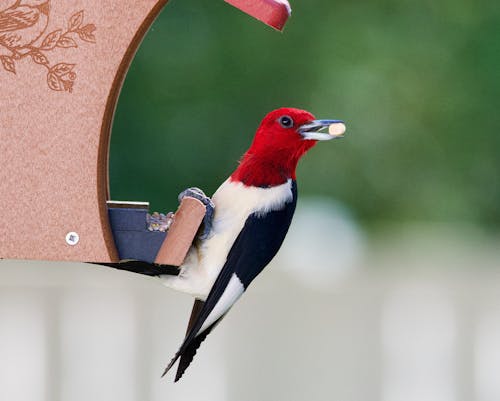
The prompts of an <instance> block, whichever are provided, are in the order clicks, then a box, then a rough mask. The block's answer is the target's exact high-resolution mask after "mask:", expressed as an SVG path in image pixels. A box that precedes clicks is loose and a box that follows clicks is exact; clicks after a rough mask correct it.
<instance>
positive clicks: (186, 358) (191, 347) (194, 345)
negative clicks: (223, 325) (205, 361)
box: [169, 316, 223, 382]
mask: <svg viewBox="0 0 500 401" xmlns="http://www.w3.org/2000/svg"><path fill="white" fill-rule="evenodd" d="M222 317H223V316H222ZM222 317H220V318H219V319H218V320H217V321H215V322H214V323H213V324H212V325H211V326H209V327H208V328H207V329H206V330H205V331H204V332H203V333H201V334H199V335H197V336H196V337H195V338H194V339H193V340H192V341H191V342H189V343H188V344H186V346H185V347H184V346H183V348H184V349H183V350H182V352H181V353H180V358H181V359H180V361H179V366H178V367H177V373H176V375H175V380H174V382H177V381H179V379H180V378H181V377H182V375H183V374H184V372H185V371H186V369H187V368H188V367H189V365H190V364H191V362H192V361H193V358H194V356H195V355H196V351H198V348H199V347H200V345H201V343H202V342H203V341H205V338H207V336H208V335H209V334H210V332H211V331H212V329H213V328H214V327H215V326H217V323H219V322H220V321H221V319H222ZM175 359H176V360H177V358H175ZM174 363H175V361H174ZM171 364H172V362H171ZM169 366H170V364H169Z"/></svg>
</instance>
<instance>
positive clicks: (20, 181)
mask: <svg viewBox="0 0 500 401" xmlns="http://www.w3.org/2000/svg"><path fill="white" fill-rule="evenodd" d="M272 1H274V0H258V1H255V3H263V4H264V3H265V4H264V5H265V8H257V9H255V8H251V7H250V9H249V8H248V3H249V2H248V1H247V2H241V1H240V3H247V6H246V7H247V9H245V8H244V7H243V5H242V6H241V8H244V10H245V11H246V12H249V13H252V12H255V13H257V14H259V13H260V14H259V15H256V17H257V18H259V17H260V19H265V18H271V17H272V18H271V20H272V21H271V22H273V23H275V25H276V21H275V17H273V16H271V17H269V15H271V14H269V10H270V8H269V3H270V2H272ZM40 3H42V4H40ZM166 3H167V0H140V1H137V0H121V1H116V0H75V1H65V0H47V1H46V2H45V3H44V2H43V0H38V1H37V2H36V3H34V4H38V5H36V6H29V4H31V3H29V2H28V3H26V4H28V5H22V4H23V3H19V2H18V1H16V0H0V88H1V96H0V166H1V168H0V258H5V259H43V260H67V261H84V262H96V263H116V262H118V261H119V255H118V252H117V249H116V247H115V243H114V239H113V235H112V232H111V228H110V223H109V219H108V209H107V206H106V201H107V200H109V190H108V151H109V139H110V131H111V125H112V119H113V114H114V111H115V107H116V103H117V99H118V95H119V91H120V89H121V86H122V83H123V80H124V77H125V74H126V72H127V70H128V67H129V65H130V63H131V61H132V59H133V56H134V54H135V51H136V50H137V48H138V46H139V44H140V41H141V40H142V38H143V36H144V34H145V33H146V31H147V29H148V28H149V27H150V26H151V24H152V22H153V20H154V19H155V17H156V16H157V15H158V14H159V12H160V11H161V9H162V8H163V7H164V6H165V4H166ZM233 3H234V5H236V6H238V4H237V3H238V0H232V4H233ZM20 4H21V5H20ZM16 8H17V9H16ZM281 9H282V7H281ZM262 10H264V11H265V12H266V13H267V14H265V15H263V14H262ZM266 15H267V17H266ZM11 17H13V18H11ZM273 18H274V19H273ZM282 19H283V16H282ZM285 21H286V18H285ZM268 22H269V21H268ZM282 22H283V21H281V22H279V23H278V25H280V24H282ZM280 26H282V25H280ZM166 56H167V55H166ZM201 206H203V205H201ZM195 209H196V208H195ZM193 210H194V209H191V213H192V214H193V219H192V220H191V222H190V223H189V224H190V225H191V228H190V229H185V228H184V229H182V227H180V226H179V224H178V223H177V227H176V228H175V230H173V231H175V232H177V233H180V234H179V235H180V236H181V237H182V238H184V239H183V240H182V241H176V239H175V238H176V237H175V236H172V237H171V238H170V240H168V236H167V241H166V242H169V243H176V242H179V243H182V244H183V245H182V247H183V248H182V250H181V251H180V252H174V254H175V257H173V259H172V258H171V255H170V256H168V255H166V254H165V252H164V251H165V249H164V246H162V247H161V249H160V253H159V254H158V257H157V259H158V260H157V261H163V263H166V262H165V261H169V262H172V261H174V259H175V261H176V262H179V259H182V258H183V257H184V256H183V255H185V252H186V250H187V247H189V244H190V243H191V241H192V237H193V236H194V233H195V232H196V230H197V228H198V225H199V223H200V221H201V220H200V218H202V213H204V212H202V211H204V207H203V209H201V208H198V209H197V211H196V212H193ZM181 215H182V213H181ZM187 220H189V219H187ZM175 224H176V223H174V225H175ZM71 232H73V233H76V234H77V237H75V236H74V235H73V236H72V238H71V241H67V235H68V233H71ZM187 232H188V233H187ZM176 235H177V234H176ZM75 238H76V239H77V240H78V241H76V240H75ZM186 241H188V242H189V243H187V242H186ZM186 243H187V245H186ZM163 245H166V244H165V243H164V244H163ZM171 246H173V245H171ZM179 263H180V262H179Z"/></svg>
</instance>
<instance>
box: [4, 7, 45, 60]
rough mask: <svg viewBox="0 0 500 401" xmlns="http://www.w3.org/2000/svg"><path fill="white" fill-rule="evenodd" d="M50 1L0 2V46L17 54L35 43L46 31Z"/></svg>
mask: <svg viewBox="0 0 500 401" xmlns="http://www.w3.org/2000/svg"><path fill="white" fill-rule="evenodd" d="M49 12H50V0H11V1H9V0H3V1H1V2H0V45H1V46H3V47H6V48H7V49H9V50H11V51H13V52H18V51H19V50H20V49H22V48H25V47H29V46H31V45H32V44H33V43H35V42H36V41H37V40H38V39H39V38H40V37H41V36H42V35H43V33H44V32H45V30H46V29H47V25H48V23H49Z"/></svg>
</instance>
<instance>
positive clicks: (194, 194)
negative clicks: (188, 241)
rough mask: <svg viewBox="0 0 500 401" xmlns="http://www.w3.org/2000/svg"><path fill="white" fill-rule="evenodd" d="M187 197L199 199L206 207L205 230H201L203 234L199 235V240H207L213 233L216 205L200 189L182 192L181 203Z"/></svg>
mask: <svg viewBox="0 0 500 401" xmlns="http://www.w3.org/2000/svg"><path fill="white" fill-rule="evenodd" d="M186 196H189V197H191V198H195V199H198V200H199V201H200V202H201V203H203V204H204V205H205V208H206V212H205V217H204V218H203V224H202V225H203V229H202V230H201V234H198V235H199V236H198V238H199V239H202V240H204V239H207V238H208V237H209V236H210V233H211V231H212V220H213V217H214V210H215V205H214V203H213V202H212V199H210V198H209V197H208V196H207V195H205V193H204V192H203V191H202V190H201V189H200V188H196V187H191V188H188V189H186V190H184V191H182V192H181V193H180V194H179V202H180V201H182V199H183V198H184V197H186Z"/></svg>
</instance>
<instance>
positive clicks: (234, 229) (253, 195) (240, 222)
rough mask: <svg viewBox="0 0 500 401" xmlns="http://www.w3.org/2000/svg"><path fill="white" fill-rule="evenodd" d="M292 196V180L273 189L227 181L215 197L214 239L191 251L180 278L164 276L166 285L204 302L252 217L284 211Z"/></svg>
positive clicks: (211, 236) (212, 233)
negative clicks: (283, 208)
mask: <svg viewBox="0 0 500 401" xmlns="http://www.w3.org/2000/svg"><path fill="white" fill-rule="evenodd" d="M292 197H293V194H292V182H291V180H288V181H287V182H286V183H284V184H282V185H279V186H276V187H272V188H258V187H247V186H245V185H243V184H242V183H240V182H232V181H230V180H229V179H228V180H226V181H225V182H224V183H223V184H222V185H221V186H220V187H219V189H218V190H217V192H215V194H214V196H213V197H212V200H213V201H214V204H215V214H214V219H213V227H212V232H211V235H210V237H209V238H208V239H206V240H205V241H203V242H202V243H201V244H199V245H198V247H192V248H191V250H190V252H189V254H188V256H187V258H186V260H185V261H184V264H183V265H182V267H181V272H180V274H179V276H177V277H175V276H162V280H163V282H164V284H165V285H167V286H168V287H171V288H173V289H175V290H178V291H182V292H187V293H189V294H192V295H194V296H195V297H197V298H199V299H203V300H204V299H205V298H206V297H207V295H208V293H209V292H210V289H211V288H212V285H213V283H214V281H215V280H216V278H217V276H218V275H219V272H220V271H221V269H222V267H223V266H224V263H225V262H226V258H227V255H228V253H229V251H230V249H231V247H232V245H233V243H234V241H235V240H236V238H237V236H238V234H239V233H240V231H241V230H242V228H243V226H244V225H245V222H246V220H247V218H248V216H250V215H251V214H253V213H256V214H265V213H267V212H269V211H272V210H278V209H281V208H282V207H283V205H284V204H285V203H286V202H289V201H291V200H292Z"/></svg>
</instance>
